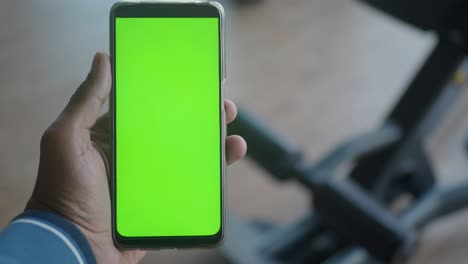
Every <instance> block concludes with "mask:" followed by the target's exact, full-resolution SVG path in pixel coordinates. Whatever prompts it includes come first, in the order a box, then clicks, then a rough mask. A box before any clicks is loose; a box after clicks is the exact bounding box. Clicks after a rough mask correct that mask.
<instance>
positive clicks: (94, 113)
mask: <svg viewBox="0 0 468 264" xmlns="http://www.w3.org/2000/svg"><path fill="white" fill-rule="evenodd" d="M111 83H112V78H111V71H110V62H109V57H108V56H107V55H106V54H104V53H96V55H94V59H93V64H92V66H91V71H90V72H89V74H88V76H87V78H86V80H85V81H84V82H83V83H82V84H81V85H80V87H78V89H77V90H76V92H75V94H73V96H72V97H71V99H70V101H69V102H68V105H67V106H66V107H65V109H64V110H63V112H62V114H61V116H60V117H59V119H60V121H61V122H65V123H69V124H74V125H78V126H79V127H82V128H87V129H90V128H91V127H92V126H93V125H94V123H95V122H96V120H97V119H98V117H99V115H100V114H101V109H102V106H103V104H104V103H105V101H106V100H107V98H108V97H109V93H110V90H111Z"/></svg>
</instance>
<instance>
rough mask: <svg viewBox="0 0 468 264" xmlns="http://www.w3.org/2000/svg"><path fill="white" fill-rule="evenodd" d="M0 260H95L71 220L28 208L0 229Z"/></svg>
mask: <svg viewBox="0 0 468 264" xmlns="http://www.w3.org/2000/svg"><path fill="white" fill-rule="evenodd" d="M0 263H5V264H10V263H11V264H23V263H48V264H59V263H60V264H63V263H70V264H75V263H76V264H95V263H96V259H95V257H94V255H93V252H92V250H91V247H90V245H89V243H88V241H87V239H86V238H85V236H84V235H83V234H82V233H81V231H80V230H79V229H78V228H77V227H76V226H75V225H74V224H73V223H71V222H69V221H68V220H67V219H65V218H63V217H61V216H59V215H57V214H54V213H51V212H47V211H39V210H31V211H26V212H24V213H22V214H20V215H19V216H17V217H16V218H15V219H13V221H11V222H10V224H9V225H8V226H7V227H6V228H5V229H4V230H3V231H2V232H0Z"/></svg>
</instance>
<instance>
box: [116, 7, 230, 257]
mask: <svg viewBox="0 0 468 264" xmlns="http://www.w3.org/2000/svg"><path fill="white" fill-rule="evenodd" d="M117 17H155V18H157V17H215V18H218V19H219V20H218V21H219V26H218V28H219V95H220V101H219V105H220V126H221V129H220V133H221V135H220V140H221V161H220V162H221V171H220V174H221V175H220V177H221V181H220V182H221V186H220V190H221V194H220V195H221V197H220V198H221V210H220V212H221V223H220V229H219V231H218V232H217V233H216V234H214V235H212V236H170V237H168V236H165V237H124V236H121V235H120V234H119V233H118V230H117V225H116V221H117V219H116V174H115V172H116V165H115V164H116V162H115V161H116V159H115V157H116V131H115V116H116V115H115V110H116V109H115V99H116V98H115V83H116V82H115V81H116V78H115V63H114V60H115V19H116V18H117ZM109 18H110V23H109V24H110V41H109V44H110V60H111V68H112V90H111V100H110V104H109V107H110V111H109V112H110V116H111V120H112V139H113V142H112V158H111V161H112V162H111V166H109V167H110V169H111V172H110V173H111V178H112V180H111V188H110V189H111V198H112V199H111V203H112V206H111V207H112V237H113V240H114V243H115V244H116V245H117V246H118V247H122V248H128V249H131V248H141V249H149V248H193V247H214V246H217V245H219V244H220V243H221V242H222V240H223V238H224V232H225V221H226V217H225V214H226V210H225V208H226V207H225V200H226V199H225V186H224V185H225V179H224V178H225V172H226V157H225V139H226V122H225V113H224V92H223V91H224V85H225V81H226V70H225V69H226V67H225V57H226V56H225V28H224V27H225V23H224V19H225V18H224V9H223V7H222V5H221V4H219V3H218V2H216V1H186V2H168V1H154V2H117V3H115V4H114V5H113V6H112V8H111V10H110V17H109Z"/></svg>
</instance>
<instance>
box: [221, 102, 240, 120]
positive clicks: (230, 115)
mask: <svg viewBox="0 0 468 264" xmlns="http://www.w3.org/2000/svg"><path fill="white" fill-rule="evenodd" d="M224 112H225V113H226V122H227V123H228V124H229V123H231V122H232V121H234V119H236V116H237V107H236V105H235V104H234V103H233V102H232V101H231V100H229V99H225V100H224Z"/></svg>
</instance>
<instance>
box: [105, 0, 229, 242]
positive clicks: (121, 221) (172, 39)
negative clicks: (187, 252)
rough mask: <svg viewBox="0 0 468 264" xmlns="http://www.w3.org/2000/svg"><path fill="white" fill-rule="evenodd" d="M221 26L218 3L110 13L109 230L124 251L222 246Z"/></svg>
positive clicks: (129, 5) (130, 7)
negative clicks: (110, 206)
mask: <svg viewBox="0 0 468 264" xmlns="http://www.w3.org/2000/svg"><path fill="white" fill-rule="evenodd" d="M223 19H224V12H223V9H222V6H221V5H220V4H218V3H216V2H201V1H200V2H183V3H181V2H179V3H177V2H174V3H171V2H123V3H122V2H121V3H117V4H115V5H114V6H113V7H112V9H111V12H110V32H111V34H110V46H111V47H110V48H111V61H112V71H113V74H112V76H113V88H112V93H111V103H110V108H111V116H112V122H113V140H114V142H113V166H112V176H113V177H112V178H113V180H112V183H113V186H112V188H111V189H112V198H113V199H112V228H113V238H114V241H115V243H116V244H117V245H119V246H121V247H124V248H177V247H201V246H214V245H217V244H218V243H219V242H220V241H221V240H222V237H223V226H224V225H223V223H224V205H223V202H224V198H223V194H224V192H223V184H224V171H225V157H224V141H225V121H224V103H223V94H222V91H223V89H222V88H223V83H224V80H225V74H224V73H225V71H224V37H223V36H224V33H223V32H224V30H223Z"/></svg>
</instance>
